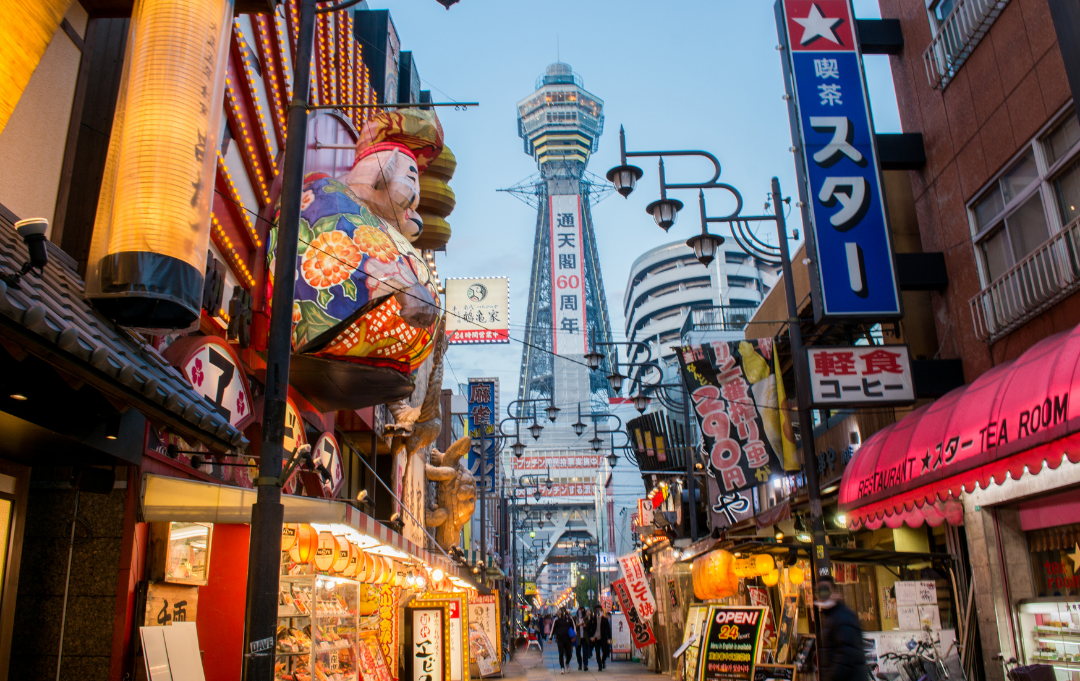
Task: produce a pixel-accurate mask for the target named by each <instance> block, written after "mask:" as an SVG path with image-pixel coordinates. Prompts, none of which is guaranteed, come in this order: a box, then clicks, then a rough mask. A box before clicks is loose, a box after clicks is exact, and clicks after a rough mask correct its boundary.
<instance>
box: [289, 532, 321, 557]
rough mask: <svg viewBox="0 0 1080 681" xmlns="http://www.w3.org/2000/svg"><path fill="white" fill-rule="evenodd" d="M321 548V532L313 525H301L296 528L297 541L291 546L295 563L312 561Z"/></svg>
mask: <svg viewBox="0 0 1080 681" xmlns="http://www.w3.org/2000/svg"><path fill="white" fill-rule="evenodd" d="M318 548H319V533H318V532H316V531H315V528H314V527H312V526H311V525H300V526H299V527H298V528H297V530H296V543H295V544H293V545H292V547H290V548H289V557H290V558H292V560H293V562H294V563H305V564H306V563H310V562H311V561H312V559H313V558H315V551H316V550H317V549H318Z"/></svg>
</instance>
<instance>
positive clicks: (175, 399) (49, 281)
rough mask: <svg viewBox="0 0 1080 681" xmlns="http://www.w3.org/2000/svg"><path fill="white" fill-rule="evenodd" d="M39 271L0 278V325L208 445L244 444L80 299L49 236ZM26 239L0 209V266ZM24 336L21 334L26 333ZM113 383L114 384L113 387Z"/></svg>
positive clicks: (152, 353) (150, 353) (139, 344)
mask: <svg viewBox="0 0 1080 681" xmlns="http://www.w3.org/2000/svg"><path fill="white" fill-rule="evenodd" d="M48 247H49V264H48V266H47V267H46V268H45V272H44V276H42V277H38V276H36V275H35V274H29V275H27V276H25V277H23V278H22V281H21V282H20V285H21V287H22V290H16V289H13V288H10V287H8V286H7V285H6V284H4V283H3V282H0V324H4V325H16V326H21V327H23V329H24V330H25V331H29V332H30V333H31V334H32V335H31V336H30V340H32V341H34V342H35V343H37V344H39V345H40V347H41V348H43V349H45V350H48V353H49V355H50V356H51V357H45V359H50V358H51V359H53V360H54V361H67V362H69V363H73V364H74V366H75V367H77V368H79V369H83V370H84V371H80V374H86V376H84V377H85V378H86V379H87V382H88V383H95V384H96V385H95V387H97V388H98V389H101V390H103V392H105V393H106V394H110V395H113V396H117V393H118V392H119V394H120V396H123V397H127V398H128V401H130V402H131V404H132V406H133V407H135V408H136V409H138V410H139V411H141V412H143V413H144V414H145V415H146V416H147V417H148V418H150V419H153V420H157V421H158V422H160V423H164V424H165V425H167V426H170V427H171V428H172V429H174V430H176V431H177V434H178V435H181V436H186V439H191V438H194V439H198V440H200V441H201V442H203V443H204V444H206V445H208V446H209V447H211V448H212V449H214V450H219V451H228V450H231V449H236V448H245V447H247V444H248V441H247V439H245V438H244V436H243V433H241V432H240V431H239V430H237V429H236V428H235V427H233V426H232V425H230V424H229V422H228V421H227V420H225V418H223V417H222V416H221V415H220V414H218V413H217V412H216V411H215V410H214V405H213V404H212V403H211V402H210V401H209V400H207V399H206V398H204V397H203V396H201V395H199V394H198V393H197V392H195V390H194V389H193V388H192V387H191V384H190V383H189V382H188V381H187V379H186V378H185V377H184V376H183V375H182V374H181V373H180V372H179V371H177V370H176V369H175V368H174V367H173V366H172V365H170V364H169V363H168V362H166V361H165V360H164V359H163V358H162V357H161V355H160V354H158V352H157V351H156V350H155V349H154V348H152V347H150V346H149V345H148V344H146V343H145V342H144V341H143V340H142V339H141V338H139V337H138V336H136V335H135V334H133V333H131V332H128V331H126V330H125V329H123V328H121V327H118V326H116V325H115V324H113V323H112V322H111V321H109V320H107V319H105V318H104V317H102V316H101V315H100V314H98V313H97V311H96V310H95V309H94V308H93V306H92V305H90V303H88V302H87V301H86V299H85V298H84V290H85V285H84V282H83V280H82V278H81V277H79V275H78V274H77V273H76V271H75V261H74V260H72V259H71V258H70V257H69V256H68V255H67V254H66V253H64V252H63V251H61V250H60V249H59V248H57V247H56V246H55V245H53V244H52V243H49V244H48ZM27 259H28V253H27V249H26V245H25V244H24V243H23V240H22V238H21V237H20V236H19V235H18V233H17V232H16V231H15V230H14V228H13V226H12V224H11V223H10V222H9V221H8V220H7V219H6V216H0V270H3V271H5V272H16V271H18V269H19V267H20V266H21V265H22V263H23V262H26V260H27ZM24 335H25V334H24ZM118 389H119V390H118Z"/></svg>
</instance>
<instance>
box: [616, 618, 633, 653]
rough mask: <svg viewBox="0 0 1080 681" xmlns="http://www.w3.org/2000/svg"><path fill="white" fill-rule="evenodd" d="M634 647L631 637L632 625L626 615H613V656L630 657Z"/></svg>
mask: <svg viewBox="0 0 1080 681" xmlns="http://www.w3.org/2000/svg"><path fill="white" fill-rule="evenodd" d="M632 645H633V638H632V636H631V635H630V623H629V622H627V621H626V613H623V612H613V613H611V653H612V654H613V655H629V654H630V652H631V650H632V647H631V646H632Z"/></svg>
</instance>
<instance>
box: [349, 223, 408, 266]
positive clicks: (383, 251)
mask: <svg viewBox="0 0 1080 681" xmlns="http://www.w3.org/2000/svg"><path fill="white" fill-rule="evenodd" d="M353 241H354V242H356V246H357V247H358V248H359V249H360V250H361V251H363V252H364V253H367V254H368V257H370V258H375V259H376V260H378V261H380V262H394V261H395V260H397V259H398V249H397V247H396V246H394V242H393V241H391V240H390V237H388V236H386V234H384V233H383V232H382V231H380V230H379V229H378V228H376V227H369V226H367V225H357V226H356V231H355V232H353Z"/></svg>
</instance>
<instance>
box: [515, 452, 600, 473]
mask: <svg viewBox="0 0 1080 681" xmlns="http://www.w3.org/2000/svg"><path fill="white" fill-rule="evenodd" d="M602 461H603V457H601V456H599V455H596V454H558V455H552V456H544V455H541V456H523V457H521V458H520V459H518V458H515V459H514V470H516V471H544V470H547V469H548V468H551V469H552V470H557V469H563V468H587V469H591V470H594V471H595V470H599V469H600V465H601V462H602ZM559 477H562V476H559Z"/></svg>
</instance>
